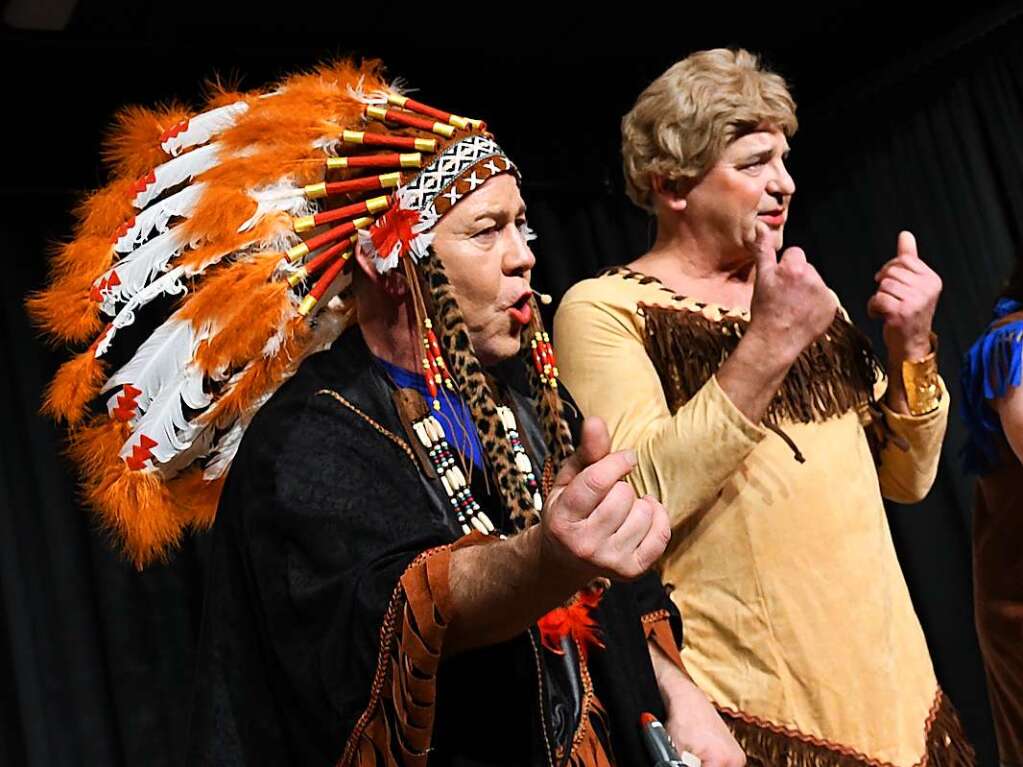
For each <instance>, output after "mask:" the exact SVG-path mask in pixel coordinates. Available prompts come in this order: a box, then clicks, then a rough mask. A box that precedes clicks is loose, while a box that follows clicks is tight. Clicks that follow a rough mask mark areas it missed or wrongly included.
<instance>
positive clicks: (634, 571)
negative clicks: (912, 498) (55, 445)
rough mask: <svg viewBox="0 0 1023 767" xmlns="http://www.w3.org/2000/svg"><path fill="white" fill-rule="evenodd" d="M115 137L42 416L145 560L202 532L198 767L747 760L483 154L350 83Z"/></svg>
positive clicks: (72, 270)
mask: <svg viewBox="0 0 1023 767" xmlns="http://www.w3.org/2000/svg"><path fill="white" fill-rule="evenodd" d="M122 122H123V124H122V126H121V128H122V129H121V131H120V133H119V134H118V136H119V137H120V138H119V141H115V142H114V144H113V149H112V152H111V160H112V161H113V163H114V166H115V174H116V178H115V180H114V181H113V182H111V183H110V184H109V185H108V186H107V187H106V188H105V189H103V190H101V191H100V192H98V193H96V194H95V195H94V196H92V197H91V198H90V199H89V200H88V201H87V202H86V203H85V205H84V206H83V208H82V216H81V221H80V225H79V229H78V232H77V236H76V238H75V240H74V241H73V242H71V243H70V244H69V245H68V246H67V247H66V248H65V249H64V250H63V251H62V252H61V254H60V255H59V257H58V259H57V262H56V265H55V271H54V279H53V284H52V285H51V286H50V287H49V288H48V289H47V290H45V291H43V292H42V293H41V294H39V295H37V296H35V297H34V298H33V299H32V300H31V302H30V308H31V309H32V311H33V312H34V314H35V315H36V317H37V318H38V319H39V320H40V322H41V324H42V325H43V326H44V327H46V328H47V329H48V330H49V331H50V332H52V333H53V334H54V335H56V336H58V337H61V338H63V339H66V340H69V341H74V342H79V343H82V344H83V345H86V348H85V349H84V350H83V351H82V352H81V353H80V354H79V355H78V356H77V357H76V358H75V359H72V360H71V361H70V362H68V363H67V365H65V367H64V368H62V370H61V371H59V372H58V375H57V377H56V378H55V380H54V382H53V384H52V385H51V387H50V389H49V391H48V393H47V399H46V408H47V409H48V410H49V411H50V412H51V413H53V414H54V415H55V416H57V417H59V418H62V419H64V420H66V421H67V422H68V423H69V424H70V426H71V430H72V431H71V434H72V452H73V455H74V456H75V457H76V459H77V460H78V462H79V463H80V465H81V467H82V471H83V483H84V487H85V490H86V493H87V496H88V498H89V500H90V501H91V503H92V505H93V506H94V507H95V508H96V509H97V511H98V512H99V514H100V515H101V517H102V519H104V521H105V522H106V523H107V524H108V525H109V526H110V527H111V528H112V529H113V531H114V532H115V533H117V535H118V536H119V538H120V540H121V541H122V543H123V545H124V549H125V551H126V553H127V555H128V556H129V557H130V558H131V559H132V560H133V561H134V562H135V564H136V565H137V566H139V567H142V566H144V565H145V564H146V563H148V562H150V561H152V560H153V559H154V558H157V557H161V556H164V555H165V554H166V552H167V551H168V550H169V548H170V547H172V546H173V545H174V544H175V542H176V541H177V540H178V539H179V537H180V535H181V534H182V531H183V530H184V529H185V528H186V527H193V528H203V527H206V526H209V525H210V524H213V549H212V556H211V563H210V572H209V582H208V586H207V593H206V601H205V606H204V621H203V630H202V639H201V643H200V648H199V653H198V664H197V671H196V689H195V698H194V706H193V711H192V716H191V727H190V733H189V756H188V763H189V764H217V765H223V764H302V765H311V764H331V763H339V764H344V765H356V764H357V765H377V764H381V765H394V764H401V765H424V764H426V763H427V761H428V759H429V763H430V764H451V765H469V764H472V765H526V764H551V765H555V764H557V765H569V764H571V765H612V764H621V765H635V764H642V763H644V762H645V760H646V757H645V754H644V752H643V745H642V741H641V738H640V729H639V721H640V714H641V713H642V712H644V711H650V712H652V713H654V714H655V715H657V716H660V717H662V718H664V719H665V720H666V725H667V727H668V729H669V731H670V732H671V733H672V734H673V735H674V736H675V737H676V739H679V740H682V741H683V743H684V744H685V745H686V746H688V747H689V748H690V749H691V750H693V751H696V752H697V753H698V754H700V755H701V756H704V757H705V764H708V765H722V766H723V767H724V766H731V765H740V764H741V763H742V761H743V757H742V753H741V751H739V749H738V747H737V746H736V744H735V743H734V741H733V740H732V739H731V736H730V735H729V734H728V733H727V730H726V729H725V728H724V725H723V724H722V722H721V721H720V720H719V719H718V718H717V715H716V714H715V713H714V712H713V710H712V709H711V708H710V706H709V704H708V703H707V701H706V699H705V698H704V697H703V696H702V694H701V693H700V692H699V690H697V689H696V688H695V687H694V685H693V684H692V682H691V681H690V680H689V678H688V676H687V675H686V674H685V673H684V672H683V670H682V668H681V661H680V659H679V646H680V644H681V620H680V618H679V616H678V612H677V611H676V610H675V608H674V607H673V606H672V603H671V601H670V600H669V599H668V598H667V596H666V594H665V592H664V589H663V587H662V586H661V583H660V581H659V579H658V578H657V576H656V575H654V574H651V573H647V571H648V569H649V567H650V565H651V564H652V563H653V562H654V561H656V559H657V558H658V557H659V556H660V554H661V553H662V552H663V551H664V547H665V545H666V544H667V541H668V538H669V533H668V527H667V517H666V512H665V510H664V509H663V507H661V506H660V504H659V503H657V502H656V501H654V500H652V499H650V498H637V496H636V495H635V493H634V492H633V491H632V490H631V489H630V488H629V487H628V485H627V484H625V483H624V482H623V481H622V479H623V478H624V477H625V476H626V475H627V474H628V473H629V471H630V470H631V469H632V468H633V466H634V465H635V455H634V454H633V453H631V452H629V451H624V452H614V453H612V452H610V449H609V438H608V435H607V431H606V428H605V427H604V426H603V423H602V422H600V421H599V420H596V419H594V420H589V421H587V422H585V423H583V424H582V425H581V427H580V428H573V426H572V425H571V424H570V422H569V417H568V415H567V411H566V410H565V409H564V408H563V404H562V397H561V390H560V389H559V387H558V381H557V365H556V361H555V358H554V352H553V349H552V348H551V345H550V342H549V338H548V336H547V334H546V333H545V331H544V329H543V327H542V325H541V323H540V318H539V314H538V312H537V311H536V306H535V304H534V302H533V298H532V291H531V289H530V284H529V278H530V272H531V268H532V266H533V264H534V257H533V254H532V251H531V250H530V248H529V246H528V244H527V241H528V240H529V239H530V238H531V236H532V235H531V233H530V231H529V229H528V226H527V225H526V223H525V206H524V204H523V202H522V199H521V196H520V194H519V189H518V171H517V169H516V168H515V166H514V164H513V163H512V162H511V161H510V160H509V159H508V157H507V156H506V155H505V154H504V153H503V152H502V151H501V149H500V147H499V146H498V145H497V144H496V143H495V142H494V140H493V137H492V136H491V135H490V134H489V133H488V132H487V130H486V128H485V126H484V125H483V124H482V123H481V122H480V121H478V120H472V119H468V118H463V117H460V116H458V115H454V114H450V113H447V112H442V111H440V110H437V109H434V108H432V107H429V106H427V105H425V104H422V103H419V102H417V101H413V100H411V99H408V98H406V97H405V96H403V95H401V94H399V93H398V92H396V91H395V90H393V89H390V88H388V87H387V86H386V85H385V84H384V82H383V81H382V80H381V79H380V75H379V72H378V71H377V68H376V67H374V66H372V65H370V66H363V67H355V66H352V65H350V64H347V63H341V64H337V65H334V66H330V67H324V68H322V69H320V70H318V71H316V72H314V73H312V74H310V75H302V76H296V77H292V78H289V79H287V80H285V81H284V82H282V83H281V84H280V85H278V86H277V87H276V88H275V89H274V90H272V91H268V92H265V93H263V92H259V93H237V94H220V95H219V96H218V97H217V98H216V99H215V100H214V101H213V102H212V103H211V104H209V107H208V110H207V111H206V112H203V113H201V114H199V115H197V116H194V117H188V116H187V115H184V114H177V113H174V111H173V110H172V111H170V112H165V113H155V112H148V111H135V112H129V113H126V115H125V116H124V118H123V121H122ZM156 134H159V137H158V138H156V137H155V136H156ZM140 339H141V340H140ZM512 358H519V359H520V360H521V362H522V364H523V366H524V370H525V375H524V376H523V378H524V379H525V380H526V382H527V384H528V386H527V387H525V388H528V391H522V392H520V391H517V390H516V389H514V388H513V387H512V386H510V385H508V383H507V382H505V381H502V380H501V379H500V378H499V377H496V376H495V375H494V374H492V373H491V372H490V371H491V370H492V369H493V366H494V365H495V364H496V363H499V362H502V361H504V360H510V359H512ZM576 437H577V438H576ZM574 442H578V448H577V449H576V448H574V447H573V444H574ZM214 516H215V518H216V519H215V522H214Z"/></svg>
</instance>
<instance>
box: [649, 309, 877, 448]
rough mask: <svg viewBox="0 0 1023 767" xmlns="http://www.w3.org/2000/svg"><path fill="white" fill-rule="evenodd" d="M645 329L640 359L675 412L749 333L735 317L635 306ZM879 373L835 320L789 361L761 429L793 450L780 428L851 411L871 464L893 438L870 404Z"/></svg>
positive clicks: (863, 347)
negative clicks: (654, 372)
mask: <svg viewBox="0 0 1023 767" xmlns="http://www.w3.org/2000/svg"><path fill="white" fill-rule="evenodd" d="M639 310H640V312H641V313H642V314H643V316H644V318H645V320H646V322H645V325H646V338H645V345H646V351H647V355H648V356H649V357H650V361H651V362H652V363H653V365H654V368H655V369H656V370H657V375H658V376H659V378H660V380H661V386H662V388H663V389H664V394H665V398H666V399H667V401H668V407H669V409H670V410H671V411H672V412H675V411H676V410H677V409H678V408H679V407H681V406H682V405H683V404H685V403H686V402H687V401H688V400H689V399H690V398H691V397H692V396H693V395H695V394H696V392H697V391H699V389H700V387H702V386H703V385H704V384H705V383H707V381H708V380H710V377H711V376H712V375H714V374H715V373H716V372H717V371H718V369H719V368H720V367H721V365H722V364H723V363H724V361H725V360H726V359H727V358H728V355H729V354H731V353H732V352H733V351H735V347H736V346H738V344H739V341H740V340H741V339H742V336H743V335H744V334H745V332H746V330H747V328H748V327H749V321H748V320H746V319H744V318H742V317H735V316H731V315H726V316H723V317H722V318H721V319H720V320H716V321H715V320H712V319H709V318H707V317H705V316H704V315H703V314H702V313H701V312H700V311H694V310H692V309H688V308H684V307H672V306H660V305H653V304H646V303H642V304H639ZM883 369H884V368H883V366H882V364H881V361H880V359H878V357H877V355H876V354H875V353H874V351H873V349H872V347H871V344H870V339H868V338H867V337H866V336H865V335H864V334H863V333H862V332H861V331H860V330H858V329H857V328H856V327H855V326H854V325H852V324H851V323H849V322H847V321H846V320H845V319H844V318H843V317H841V316H840V315H836V317H835V320H834V322H832V323H831V327H829V328H828V330H827V332H826V333H824V335H822V336H821V337H820V338H818V339H817V340H816V341H814V342H813V343H812V344H810V346H808V347H807V348H806V349H804V350H803V352H802V353H801V354H800V355H799V357H798V358H797V359H796V361H795V363H794V364H793V365H792V367H791V368H790V370H789V372H788V375H786V376H785V380H784V382H783V383H782V385H781V388H780V389H779V390H778V392H777V393H776V394H775V396H774V399H773V401H772V402H771V404H770V406H769V407H768V409H767V413H766V414H765V415H764V419H763V424H764V426H766V427H767V428H769V429H771V430H772V431H774V432H775V433H776V434H778V435H779V436H780V437H781V438H782V439H784V440H785V441H786V442H787V443H788V444H789V447H790V448H792V450H793V453H794V454H795V456H796V459H797V460H799V461H800V462H801V461H802V455H801V454H800V453H799V449H798V447H797V446H796V445H795V443H793V441H792V440H791V439H790V438H789V437H788V435H787V434H785V432H784V431H782V429H781V424H782V423H784V422H786V421H788V422H795V423H811V422H813V421H825V420H827V419H829V418H833V417H835V416H838V415H842V414H844V413H847V412H848V411H849V410H852V409H856V410H857V412H858V413H859V416H860V422H861V423H862V424H863V426H864V430H865V432H866V435H867V441H868V442H869V444H870V449H871V452H872V453H873V455H874V459H875V461H877V460H878V459H879V456H880V452H881V450H882V449H883V448H884V446H885V444H886V443H887V441H888V439H889V438H891V437H892V436H893V435H892V434H891V430H890V429H889V428H888V426H887V423H886V422H885V420H884V414H883V412H882V411H881V409H880V407H879V406H878V404H877V400H876V399H875V397H874V386H875V384H876V383H877V382H878V381H879V380H880V379H881V376H882V375H883Z"/></svg>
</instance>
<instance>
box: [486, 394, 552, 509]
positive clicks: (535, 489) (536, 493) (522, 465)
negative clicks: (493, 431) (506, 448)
mask: <svg viewBox="0 0 1023 767" xmlns="http://www.w3.org/2000/svg"><path fill="white" fill-rule="evenodd" d="M497 414H498V415H499V416H500V418H501V423H503V424H504V430H505V431H506V432H507V433H508V439H509V441H510V442H511V445H512V452H513V453H515V465H516V466H517V467H518V469H519V471H521V472H522V476H524V477H525V478H526V487H528V488H529V492H530V494H531V495H532V496H533V508H534V509H536V510H537V511H538V512H539V511H542V510H543V497H542V496H541V495H540V482H539V481H538V480H537V477H536V472H534V471H533V462H532V461H530V460H529V454H528V453H527V452H526V448H525V446H523V444H522V438H521V437H520V436H519V426H518V424H517V423H516V422H515V415H514V413H512V411H511V408H509V407H505V406H504V405H498V406H497Z"/></svg>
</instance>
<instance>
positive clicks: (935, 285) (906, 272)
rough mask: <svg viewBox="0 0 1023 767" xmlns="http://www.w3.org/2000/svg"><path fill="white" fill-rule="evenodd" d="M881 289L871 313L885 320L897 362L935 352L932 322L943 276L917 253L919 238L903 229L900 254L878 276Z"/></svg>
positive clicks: (887, 341)
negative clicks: (932, 347) (932, 344)
mask: <svg viewBox="0 0 1023 767" xmlns="http://www.w3.org/2000/svg"><path fill="white" fill-rule="evenodd" d="M874 281H875V282H876V283H877V292H876V293H875V294H874V295H873V296H872V297H871V299H870V301H868V302H867V313H868V314H869V315H870V316H871V317H875V318H880V319H882V320H884V331H883V332H884V343H885V346H887V347H888V356H889V358H890V359H891V360H893V361H896V362H898V361H902V360H917V359H921V358H923V357H926V356H927V355H928V354H929V353H930V351H931V323H932V321H933V320H934V310H935V308H936V307H937V305H938V296H939V295H941V278H940V277H939V276H938V275H937V273H936V272H935V271H934V270H933V269H931V268H930V267H929V266H927V264H925V263H924V262H923V261H921V260H920V257H919V256H918V255H917V252H916V238H915V237H913V235H912V234H911V233H910V232H900V233H899V240H898V245H897V247H896V255H895V258H893V259H892V260H891V261H889V262H888V263H886V264H885V265H884V266H882V267H881V269H880V271H879V272H878V273H877V274H875V275H874Z"/></svg>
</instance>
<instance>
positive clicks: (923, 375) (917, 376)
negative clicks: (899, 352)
mask: <svg viewBox="0 0 1023 767" xmlns="http://www.w3.org/2000/svg"><path fill="white" fill-rule="evenodd" d="M937 355H938V337H937V336H936V335H934V334H933V333H931V353H930V354H928V355H927V356H926V357H924V358H923V359H920V360H903V362H902V385H903V386H904V387H905V388H906V402H907V403H908V404H909V412H910V413H911V414H912V415H926V414H927V413H930V412H932V411H934V410H937V409H938V405H939V404H941V382H940V381H939V380H938V356H937Z"/></svg>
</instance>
